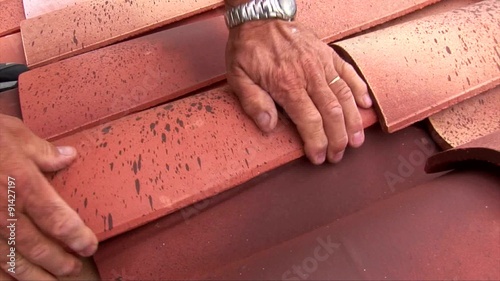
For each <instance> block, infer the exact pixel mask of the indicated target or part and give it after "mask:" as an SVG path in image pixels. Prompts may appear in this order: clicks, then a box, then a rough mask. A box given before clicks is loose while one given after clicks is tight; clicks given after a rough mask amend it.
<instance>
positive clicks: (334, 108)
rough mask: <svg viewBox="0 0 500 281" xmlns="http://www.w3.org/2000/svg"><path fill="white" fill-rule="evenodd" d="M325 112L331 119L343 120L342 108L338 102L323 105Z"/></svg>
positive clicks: (333, 101)
mask: <svg viewBox="0 0 500 281" xmlns="http://www.w3.org/2000/svg"><path fill="white" fill-rule="evenodd" d="M323 111H324V112H326V114H328V116H330V117H331V118H334V119H341V118H342V117H343V116H344V112H343V110H342V106H341V105H340V103H339V102H338V101H336V100H332V101H329V102H328V103H326V104H324V105H323Z"/></svg>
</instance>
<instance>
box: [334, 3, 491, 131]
mask: <svg viewBox="0 0 500 281" xmlns="http://www.w3.org/2000/svg"><path fill="white" fill-rule="evenodd" d="M499 5H500V4H499V2H498V1H495V0H486V1H482V2H479V3H477V4H474V5H470V6H468V7H467V8H463V9H459V10H455V11H451V12H447V13H444V14H440V15H436V16H431V17H428V18H424V19H422V20H418V21H413V22H408V23H404V24H401V25H398V26H395V27H391V28H387V29H383V30H379V31H375V32H372V33H368V34H365V35H363V36H359V37H355V38H352V39H348V40H346V41H342V42H339V43H337V46H340V47H342V48H343V49H344V50H346V51H347V52H348V53H349V55H350V56H351V57H352V58H353V59H354V61H355V62H356V64H357V66H358V67H359V68H360V69H361V72H362V73H363V75H364V77H365V78H366V80H367V81H368V84H369V86H370V88H371V90H372V92H373V95H374V96H375V100H376V103H377V105H378V107H379V110H380V112H381V116H382V118H381V121H382V125H383V127H384V129H385V130H387V131H389V132H394V131H396V130H399V129H402V128H404V127H406V126H408V125H410V124H412V123H414V122H417V121H420V120H423V119H425V118H426V117H428V116H430V115H432V114H434V113H437V112H439V111H440V110H442V109H444V108H447V107H449V106H451V105H453V104H456V103H458V102H460V101H462V100H464V99H466V98H469V97H472V96H474V95H477V94H479V93H481V92H484V91H486V90H488V89H491V88H494V87H495V86H497V85H498V84H500V69H499V60H500V57H499V55H498V52H499V51H498V41H497V39H496V38H495V36H496V34H499V33H500V25H498V19H499V18H500V7H499ZM479 18H480V19H481V20H480V21H479V20H478V19H479ZM472 23H474V24H472ZM478 42H481V43H480V44H478Z"/></svg>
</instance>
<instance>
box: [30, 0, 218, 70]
mask: <svg viewBox="0 0 500 281" xmlns="http://www.w3.org/2000/svg"><path fill="white" fill-rule="evenodd" d="M106 3H108V4H105V3H104V2H102V1H101V0H91V1H86V2H82V3H80V4H78V5H75V6H71V7H67V8H65V9H62V10H58V11H54V12H52V13H49V14H45V15H42V16H40V17H37V18H33V19H28V20H26V21H24V22H22V24H21V31H22V35H23V43H24V49H25V52H26V60H27V62H28V65H29V66H30V67H36V66H40V65H43V64H47V63H49V62H53V61H56V60H60V59H63V58H67V57H70V56H74V55H76V54H81V53H83V52H87V51H90V50H95V49H97V48H99V47H103V46H106V45H110V44H112V43H115V42H118V41H121V40H123V39H126V38H129V37H132V36H134V35H138V34H141V33H144V32H146V31H149V30H153V29H155V28H158V27H161V26H164V25H166V24H168V23H171V22H174V21H178V20H180V19H183V18H187V17H189V16H191V15H194V14H197V13H201V12H203V11H206V10H209V9H211V8H214V7H217V6H219V5H221V1H220V0H198V1H194V2H193V1H182V0H175V1H174V0H171V1H147V0H139V1H119V2H116V1H109V2H106ZM44 33H45V34H44Z"/></svg>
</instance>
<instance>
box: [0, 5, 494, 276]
mask: <svg viewBox="0 0 500 281" xmlns="http://www.w3.org/2000/svg"><path fill="white" fill-rule="evenodd" d="M222 5H223V1H221V0H198V1H181V0H175V1H148V0H139V1H120V2H118V1H105V2H104V1H100V0H66V1H47V0H45V1H41V0H24V1H22V0H0V18H2V22H0V36H2V37H0V48H1V51H0V62H18V63H26V64H27V65H28V66H29V67H30V70H29V71H28V72H26V73H24V74H23V75H21V77H20V80H19V89H18V90H12V91H9V92H4V93H0V113H5V114H10V115H14V116H18V117H19V118H23V120H24V122H25V124H26V125H27V126H28V127H29V128H30V129H31V130H33V131H34V132H35V133H36V134H38V135H39V136H41V137H43V138H46V139H48V140H51V141H54V142H56V143H58V144H65V145H73V146H75V147H76V148H77V149H78V151H79V157H78V159H77V160H76V162H75V163H74V164H73V165H72V166H71V167H70V168H68V169H66V170H64V171H61V172H59V173H57V174H55V175H51V176H50V181H51V183H52V184H53V186H54V187H55V188H56V189H57V191H58V192H59V193H60V194H61V195H62V196H63V198H64V199H65V200H66V201H67V202H68V203H69V204H70V205H71V206H72V207H73V208H74V209H75V210H76V211H77V212H78V213H79V214H80V216H81V217H82V218H83V220H84V221H85V222H86V223H87V224H88V225H89V227H91V228H92V229H93V230H94V231H95V233H96V234H97V236H98V238H99V240H100V241H101V242H102V243H101V245H100V249H99V251H98V253H97V254H96V256H95V257H94V259H95V262H96V266H97V269H98V271H99V274H100V276H101V278H103V279H114V280H118V279H119V280H133V279H137V280H145V279H148V280H153V279H154V280H156V279H163V280H165V279H175V280H180V279H217V280H219V279H227V280H235V279H245V280H256V279H263V280H264V279H265V280H276V279H285V280H288V279H291V280H305V279H393V280H396V279H398V280H400V279H451V278H453V279H488V278H489V279H500V269H499V268H498V266H497V265H498V264H497V262H498V260H499V259H500V244H499V240H498V237H499V236H500V230H499V228H498V220H499V214H500V189H499V186H500V184H499V183H500V178H499V177H498V176H496V175H495V172H496V174H497V175H498V173H497V172H498V166H500V142H499V140H500V136H499V134H500V115H499V112H500V111H499V108H500V93H499V84H500V44H499V40H500V38H498V34H500V24H498V23H499V22H500V3H499V2H498V1H495V0H484V1H478V0H442V1H439V0H401V1H389V2H387V1H385V2H383V1H382V2H381V1H380V0H370V1H366V0H355V1H349V2H346V1H340V0H320V1H311V0H298V5H299V7H300V14H299V17H298V21H300V22H301V23H303V24H304V25H305V26H306V27H308V28H311V29H313V30H314V31H315V32H316V34H317V35H318V36H319V37H320V38H321V39H322V40H323V41H325V42H326V43H331V44H332V47H333V48H335V49H336V50H337V51H338V52H339V53H341V54H342V55H343V56H344V57H345V58H346V59H347V60H349V61H351V62H352V63H353V64H354V65H355V66H356V67H357V69H358V71H359V73H360V75H362V76H363V78H364V79H365V81H366V82H367V83H368V85H369V88H370V92H371V94H372V96H373V98H374V100H375V106H374V110H361V113H362V117H363V121H364V125H365V128H368V127H371V128H369V129H368V130H367V143H366V145H365V146H364V147H363V148H361V149H359V150H356V151H348V153H347V155H346V159H345V161H344V162H342V163H341V164H339V165H336V166H331V165H325V166H321V167H314V166H312V165H310V164H309V163H307V161H305V160H304V159H303V158H302V156H303V155H304V153H303V151H302V146H301V140H300V138H299V137H298V134H297V132H296V130H295V128H294V126H293V124H292V123H291V122H290V121H289V120H288V119H287V118H286V117H285V116H280V120H279V124H278V127H277V129H276V130H275V131H274V132H273V133H271V134H263V133H261V132H260V131H259V130H258V129H257V128H256V126H255V125H254V124H253V122H252V121H251V120H250V119H249V118H248V117H247V116H246V115H245V114H244V113H243V111H242V109H241V107H240V105H239V103H238V100H237V99H236V98H235V96H234V95H233V93H232V92H231V90H230V89H229V88H228V87H227V85H225V82H224V79H225V63H224V48H225V44H226V40H227V34H228V31H227V28H226V26H225V24H224V19H223V16H222V11H223V9H220V8H219V7H221V6H222ZM206 87H209V88H206ZM21 112H22V114H21ZM377 120H379V123H380V125H381V126H380V127H379V126H372V125H374V124H376V123H377ZM423 120H426V122H425V123H424V125H427V127H426V128H422V126H421V125H422V123H419V124H416V123H417V122H420V121H423ZM431 136H432V138H434V140H433V139H431ZM436 144H437V145H436ZM438 147H440V148H441V149H445V151H443V152H440V149H439V148H438ZM471 160H473V161H476V162H474V163H488V164H487V165H486V166H482V165H478V167H479V168H476V169H471V168H470V166H467V167H468V168H467V169H465V170H464V169H462V170H457V171H455V172H451V173H448V174H446V175H444V176H443V174H426V173H425V171H428V172H434V173H435V172H442V171H447V170H450V169H454V168H457V167H462V166H463V165H459V164H461V163H462V162H469V161H471ZM424 169H425V171H424ZM471 198H473V200H472V199H471ZM320 253H321V254H320ZM471 257H473V258H471Z"/></svg>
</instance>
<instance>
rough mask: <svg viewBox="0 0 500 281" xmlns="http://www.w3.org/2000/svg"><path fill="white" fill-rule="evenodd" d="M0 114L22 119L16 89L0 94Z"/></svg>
mask: <svg viewBox="0 0 500 281" xmlns="http://www.w3.org/2000/svg"><path fill="white" fill-rule="evenodd" d="M0 114H6V115H10V116H14V117H17V118H19V119H22V114H21V107H20V106H19V95H18V91H17V89H12V90H8V91H5V92H0Z"/></svg>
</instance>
